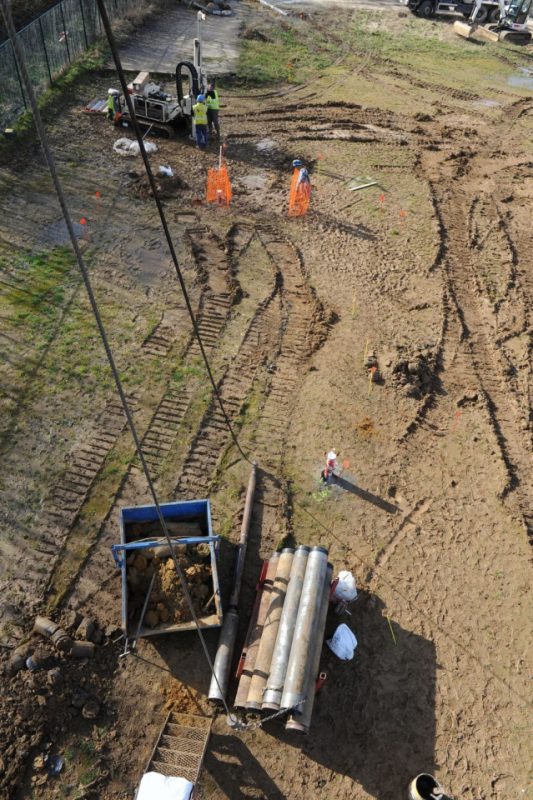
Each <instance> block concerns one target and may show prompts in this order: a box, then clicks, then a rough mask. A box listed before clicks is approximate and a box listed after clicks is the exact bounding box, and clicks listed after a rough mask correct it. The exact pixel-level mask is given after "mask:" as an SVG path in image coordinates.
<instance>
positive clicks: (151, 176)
mask: <svg viewBox="0 0 533 800" xmlns="http://www.w3.org/2000/svg"><path fill="white" fill-rule="evenodd" d="M96 4H97V6H98V10H99V12H100V17H101V18H102V24H103V26H104V31H105V34H106V37H107V41H108V43H109V48H110V50H111V55H112V56H113V61H114V62H115V66H116V68H117V73H118V78H119V81H120V86H121V88H122V92H123V94H124V98H125V100H126V105H127V107H128V113H129V115H130V118H131V122H132V126H133V131H134V133H135V138H136V139H137V142H138V143H139V150H140V153H141V156H142V160H143V163H144V168H145V170H146V175H147V177H148V182H149V184H150V189H151V192H152V195H153V198H154V200H155V204H156V206H157V211H158V214H159V218H160V220H161V225H162V227H163V231H164V233H165V239H166V240H167V244H168V249H169V252H170V257H171V259H172V263H173V264H174V269H175V271H176V276H177V278H178V281H179V284H180V288H181V291H182V294H183V297H184V300H185V304H186V306H187V311H188V312H189V317H190V318H191V322H192V326H193V330H194V335H195V336H196V339H197V341H198V345H199V347H200V352H201V354H202V359H203V361H204V364H205V368H206V370H207V374H208V376H209V380H210V382H211V386H212V387H213V392H214V394H215V397H216V399H217V402H218V405H219V406H220V410H221V412H222V415H223V417H224V421H225V423H226V426H227V428H228V431H229V433H230V435H231V438H232V439H233V441H234V443H235V446H236V447H237V450H238V451H239V453H240V454H241V456H242V457H243V458H244V459H245V461H247V462H248V463H249V464H252V459H251V458H249V457H248V456H247V455H246V453H245V452H244V450H243V449H242V447H241V445H240V443H239V440H238V438H237V436H236V435H235V432H234V430H233V427H232V425H231V422H230V419H229V417H228V415H227V413H226V409H225V407H224V403H223V402H222V398H221V396H220V392H219V390H218V387H217V385H216V382H215V379H214V377H213V373H212V371H211V365H210V363H209V359H208V358H207V355H206V352H205V349H204V345H203V342H202V337H201V336H200V330H199V328H198V323H197V321H196V317H195V314H194V311H193V308H192V304H191V301H190V298H189V293H188V291H187V287H186V285H185V280H184V278H183V274H182V271H181V268H180V265H179V261H178V257H177V255H176V250H175V247H174V242H173V241H172V236H171V234H170V230H169V227H168V223H167V219H166V216H165V211H164V208H163V204H162V203H161V199H160V197H159V192H158V191H157V185H156V182H155V178H154V174H153V172H152V167H151V165H150V161H149V160H148V155H147V153H146V149H145V146H144V140H143V135H142V132H141V129H140V126H139V122H138V120H137V116H136V114H135V109H134V107H133V101H132V99H131V96H130V93H129V91H128V85H127V83H126V77H125V75H124V70H123V68H122V62H121V60H120V56H119V54H118V50H117V44H116V41H115V37H114V36H113V31H112V30H111V23H110V21H109V17H108V15H107V11H106V7H105V3H104V0H96Z"/></svg>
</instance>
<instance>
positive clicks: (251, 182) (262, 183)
mask: <svg viewBox="0 0 533 800" xmlns="http://www.w3.org/2000/svg"><path fill="white" fill-rule="evenodd" d="M267 182H268V178H267V176H266V175H265V173H264V172H253V173H252V174H251V175H245V176H244V177H242V178H239V183H241V184H243V185H244V186H246V188H247V189H264V188H265V187H266V185H267Z"/></svg>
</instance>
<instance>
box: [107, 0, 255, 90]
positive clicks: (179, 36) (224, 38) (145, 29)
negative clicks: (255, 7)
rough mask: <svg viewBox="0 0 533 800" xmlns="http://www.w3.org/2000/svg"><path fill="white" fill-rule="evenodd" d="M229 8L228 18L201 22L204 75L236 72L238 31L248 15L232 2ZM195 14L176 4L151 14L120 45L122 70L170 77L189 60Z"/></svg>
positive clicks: (208, 17) (244, 8)
mask: <svg viewBox="0 0 533 800" xmlns="http://www.w3.org/2000/svg"><path fill="white" fill-rule="evenodd" d="M231 5H232V8H233V15H232V16H231V17H215V16H212V15H208V16H206V20H205V22H203V23H202V40H203V65H204V71H205V72H206V73H207V75H211V74H213V75H223V74H228V73H231V72H235V71H236V67H237V61H238V58H239V49H238V45H239V31H240V28H241V25H242V23H243V22H244V21H245V20H246V19H247V18H248V17H249V16H250V14H251V13H252V12H251V10H250V8H249V7H248V6H247V5H246V4H245V3H240V2H233V3H231ZM196 14H197V11H196V10H195V9H192V8H186V7H185V5H180V4H179V3H177V4H176V5H175V6H170V7H168V8H166V9H165V11H164V12H160V13H155V14H153V15H152V16H151V17H150V18H149V19H147V20H146V22H145V23H143V25H142V27H141V28H139V30H138V31H136V32H135V33H134V34H133V35H132V36H130V37H128V40H127V41H126V42H124V44H122V45H121V47H120V57H121V59H122V65H123V67H124V69H127V70H131V71H132V72H135V71H140V70H148V71H149V72H168V73H170V74H172V73H174V70H175V69H176V64H177V63H178V61H184V60H187V61H192V59H193V42H194V39H195V38H196V26H197V23H196ZM110 66H111V65H110Z"/></svg>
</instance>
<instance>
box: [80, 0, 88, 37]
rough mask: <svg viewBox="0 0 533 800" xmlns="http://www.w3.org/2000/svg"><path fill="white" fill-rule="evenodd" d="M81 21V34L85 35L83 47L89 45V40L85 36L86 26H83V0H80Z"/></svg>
mask: <svg viewBox="0 0 533 800" xmlns="http://www.w3.org/2000/svg"><path fill="white" fill-rule="evenodd" d="M80 11H81V23H82V25H83V35H84V36H85V47H89V40H88V38H87V28H86V27H85V14H84V13H83V0H80Z"/></svg>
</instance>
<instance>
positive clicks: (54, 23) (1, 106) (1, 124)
mask: <svg viewBox="0 0 533 800" xmlns="http://www.w3.org/2000/svg"><path fill="white" fill-rule="evenodd" d="M144 2H145V0H109V2H108V3H107V12H108V14H109V17H110V18H111V19H115V18H117V17H121V16H123V15H124V14H125V13H126V12H127V11H130V10H131V9H134V8H138V7H140V6H141V5H143V3H144ZM100 33H101V20H100V15H99V13H98V7H97V5H96V0H61V2H60V3H58V5H57V6H54V7H53V8H51V9H50V10H49V11H47V12H46V13H45V14H42V15H41V16H40V17H38V18H37V19H35V20H34V21H33V22H31V23H30V24H29V25H27V26H26V27H25V28H23V29H22V30H21V31H19V32H18V33H17V37H18V40H19V42H20V44H21V45H22V49H23V51H24V55H25V57H26V62H27V65H28V72H29V75H30V78H31V80H32V81H33V86H34V88H35V91H36V93H37V94H38V95H39V94H41V93H42V92H44V91H45V90H46V89H48V88H49V87H50V86H51V85H52V83H53V81H54V80H55V79H56V78H57V77H59V75H61V73H62V72H63V71H64V70H65V69H66V68H67V67H68V66H69V64H71V63H72V61H74V60H75V59H76V58H78V56H80V55H81V54H82V53H83V51H84V50H86V48H87V47H89V45H91V44H92V43H93V42H95V41H96V39H97V38H98V37H99V35H100ZM26 107H27V103H26V96H25V93H24V89H23V87H22V83H21V80H20V76H19V73H18V68H17V64H16V61H15V56H14V55H13V47H12V45H11V42H9V41H7V42H4V43H3V44H1V45H0V129H2V130H3V129H5V128H6V127H7V126H9V125H10V124H12V123H13V122H14V121H15V120H16V119H17V117H18V116H19V115H20V114H22V112H23V111H25V109H26Z"/></svg>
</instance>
